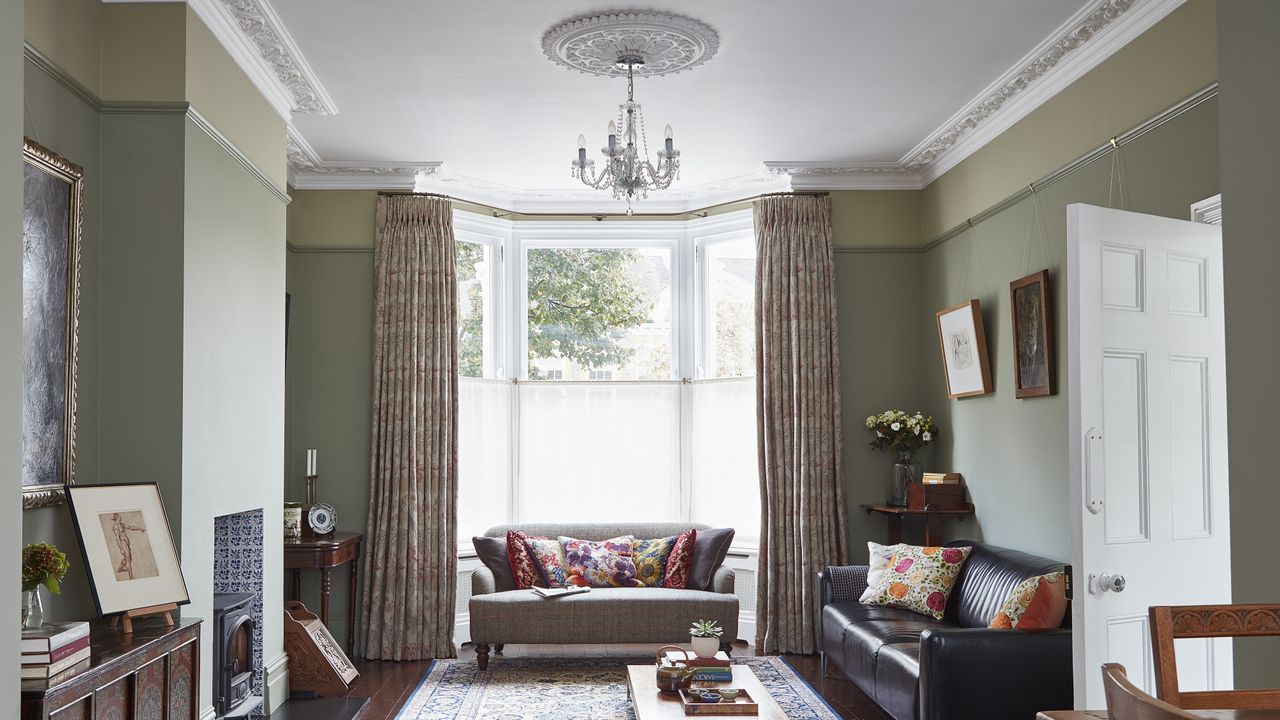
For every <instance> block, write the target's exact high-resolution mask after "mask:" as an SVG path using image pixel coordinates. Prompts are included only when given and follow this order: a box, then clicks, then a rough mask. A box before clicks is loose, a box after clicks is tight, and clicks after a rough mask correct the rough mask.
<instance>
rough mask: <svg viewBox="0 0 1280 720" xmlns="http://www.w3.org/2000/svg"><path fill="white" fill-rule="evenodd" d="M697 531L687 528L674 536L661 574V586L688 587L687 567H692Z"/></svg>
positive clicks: (680, 588) (681, 588) (682, 588)
mask: <svg viewBox="0 0 1280 720" xmlns="http://www.w3.org/2000/svg"><path fill="white" fill-rule="evenodd" d="M697 539H698V531H697V530H694V529H693V528H689V529H688V530H685V531H684V532H682V533H680V534H679V535H678V536H677V537H676V541H675V544H674V545H672V547H671V555H669V556H668V557H667V567H666V568H665V569H664V571H663V574H662V587H668V588H676V589H679V590H684V589H685V588H687V587H689V569H690V568H691V567H693V546H694V544H695V543H694V541H695V540H697Z"/></svg>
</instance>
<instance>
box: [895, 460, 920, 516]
mask: <svg viewBox="0 0 1280 720" xmlns="http://www.w3.org/2000/svg"><path fill="white" fill-rule="evenodd" d="M890 473H891V477H892V479H893V497H892V498H890V500H889V504H890V505H894V506H897V507H906V506H907V486H908V485H910V484H911V483H914V482H919V481H920V466H919V464H917V463H916V461H915V459H914V457H913V455H912V453H911V451H909V450H899V451H898V457H897V460H895V461H894V463H893V467H892V468H890Z"/></svg>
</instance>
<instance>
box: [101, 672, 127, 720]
mask: <svg viewBox="0 0 1280 720" xmlns="http://www.w3.org/2000/svg"><path fill="white" fill-rule="evenodd" d="M129 705H130V703H129V676H127V675H126V676H125V677H122V678H120V679H119V680H116V681H115V682H113V683H111V684H110V685H107V686H106V687H103V688H100V689H98V690H97V692H95V693H94V698H93V718H94V720H128V718H129V717H130V716H129Z"/></svg>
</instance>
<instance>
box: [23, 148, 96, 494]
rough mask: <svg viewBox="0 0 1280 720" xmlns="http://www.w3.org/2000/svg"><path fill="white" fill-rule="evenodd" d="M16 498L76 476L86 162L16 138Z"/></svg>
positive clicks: (61, 488)
mask: <svg viewBox="0 0 1280 720" xmlns="http://www.w3.org/2000/svg"><path fill="white" fill-rule="evenodd" d="M22 159H23V164H22V506H23V507H24V508H36V507H44V506H46V505H56V504H59V503H61V502H62V501H63V499H64V494H65V488H66V487H67V486H68V485H70V484H71V483H72V482H73V481H74V480H75V461H76V441H75V432H76V350H77V342H76V336H77V322H78V318H79V309H80V216H81V213H82V212H83V207H84V170H83V168H81V167H80V166H79V165H76V164H75V163H73V162H71V161H69V160H67V159H66V158H64V157H62V156H60V155H58V154H57V153H55V152H53V151H52V150H49V149H48V148H45V147H42V146H41V145H39V144H37V143H35V142H33V141H31V140H27V139H25V138H24V140H23V144H22Z"/></svg>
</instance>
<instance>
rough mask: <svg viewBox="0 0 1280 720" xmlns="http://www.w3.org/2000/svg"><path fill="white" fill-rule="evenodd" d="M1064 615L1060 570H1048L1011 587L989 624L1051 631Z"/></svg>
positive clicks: (1065, 600)
mask: <svg viewBox="0 0 1280 720" xmlns="http://www.w3.org/2000/svg"><path fill="white" fill-rule="evenodd" d="M1066 614H1067V592H1066V583H1065V582H1063V573H1060V572H1055V573H1049V574H1048V575H1038V576H1036V577H1031V578H1027V579H1026V580H1023V581H1022V582H1021V583H1020V584H1019V585H1018V587H1016V588H1014V589H1013V592H1012V593H1010V594H1009V599H1008V600H1005V601H1004V605H1003V606H1001V608H1000V612H998V613H996V616H995V617H994V618H992V619H991V625H990V626H989V627H993V628H1014V629H1016V630H1053V629H1054V628H1057V627H1060V626H1061V625H1062V618H1064V617H1065V616H1066Z"/></svg>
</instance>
